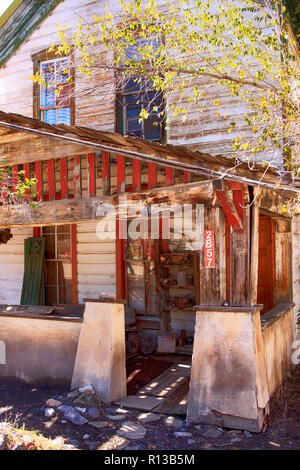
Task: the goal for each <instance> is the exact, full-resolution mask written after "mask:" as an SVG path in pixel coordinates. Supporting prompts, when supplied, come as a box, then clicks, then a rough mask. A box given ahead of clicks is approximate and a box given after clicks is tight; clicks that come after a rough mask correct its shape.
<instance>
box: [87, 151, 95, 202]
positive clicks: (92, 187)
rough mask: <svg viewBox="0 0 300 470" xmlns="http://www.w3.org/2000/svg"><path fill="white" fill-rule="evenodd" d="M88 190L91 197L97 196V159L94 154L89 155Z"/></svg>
mask: <svg viewBox="0 0 300 470" xmlns="http://www.w3.org/2000/svg"><path fill="white" fill-rule="evenodd" d="M88 188H89V197H93V196H96V158H95V154H94V153H89V154H88Z"/></svg>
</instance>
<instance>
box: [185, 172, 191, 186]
mask: <svg viewBox="0 0 300 470" xmlns="http://www.w3.org/2000/svg"><path fill="white" fill-rule="evenodd" d="M183 180H184V182H185V183H190V181H191V173H190V171H184V172H183Z"/></svg>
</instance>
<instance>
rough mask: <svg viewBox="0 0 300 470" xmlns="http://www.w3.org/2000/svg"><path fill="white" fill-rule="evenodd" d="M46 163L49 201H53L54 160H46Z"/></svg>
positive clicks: (54, 195)
mask: <svg viewBox="0 0 300 470" xmlns="http://www.w3.org/2000/svg"><path fill="white" fill-rule="evenodd" d="M47 164H48V186H49V201H54V199H55V197H56V188H55V166H54V160H48V161H47Z"/></svg>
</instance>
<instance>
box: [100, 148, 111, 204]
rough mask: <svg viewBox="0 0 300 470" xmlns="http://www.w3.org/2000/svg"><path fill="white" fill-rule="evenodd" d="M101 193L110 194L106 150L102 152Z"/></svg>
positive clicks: (108, 165)
mask: <svg viewBox="0 0 300 470" xmlns="http://www.w3.org/2000/svg"><path fill="white" fill-rule="evenodd" d="M102 194H103V195H104V196H106V195H107V194H110V164H109V154H108V153H107V152H102Z"/></svg>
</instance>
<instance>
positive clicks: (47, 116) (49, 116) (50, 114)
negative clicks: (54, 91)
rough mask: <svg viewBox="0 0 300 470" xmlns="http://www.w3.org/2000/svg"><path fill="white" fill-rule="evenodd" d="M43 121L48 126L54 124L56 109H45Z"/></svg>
mask: <svg viewBox="0 0 300 470" xmlns="http://www.w3.org/2000/svg"><path fill="white" fill-rule="evenodd" d="M44 121H45V122H47V123H48V124H56V109H46V110H45V111H44Z"/></svg>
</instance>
